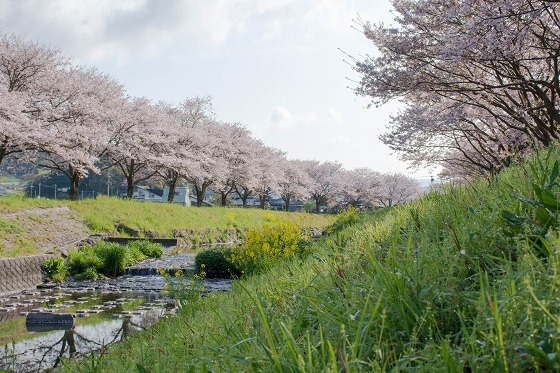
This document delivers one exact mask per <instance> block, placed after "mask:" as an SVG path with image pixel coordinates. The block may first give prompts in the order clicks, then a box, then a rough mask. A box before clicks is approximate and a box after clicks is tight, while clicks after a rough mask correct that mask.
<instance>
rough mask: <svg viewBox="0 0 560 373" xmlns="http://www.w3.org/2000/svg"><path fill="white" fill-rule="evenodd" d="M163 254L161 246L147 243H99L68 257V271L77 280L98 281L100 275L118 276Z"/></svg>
mask: <svg viewBox="0 0 560 373" xmlns="http://www.w3.org/2000/svg"><path fill="white" fill-rule="evenodd" d="M162 254H163V247H162V246H161V245H160V244H157V243H153V242H146V241H136V242H132V243H130V244H128V245H126V246H123V245H119V244H117V243H113V242H105V241H99V242H97V243H95V244H94V245H93V246H86V247H83V248H81V249H80V250H79V251H75V252H72V253H70V255H68V263H67V266H68V270H69V272H70V274H71V275H72V276H74V278H76V279H93V280H95V279H97V277H99V275H106V276H117V275H120V274H122V273H123V272H124V270H125V269H126V268H127V267H128V266H130V265H133V264H135V263H138V262H140V261H142V260H144V259H147V258H159V257H161V256H162Z"/></svg>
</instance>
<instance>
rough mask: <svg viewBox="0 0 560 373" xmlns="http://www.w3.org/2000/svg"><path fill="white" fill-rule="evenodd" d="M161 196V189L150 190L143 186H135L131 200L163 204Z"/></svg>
mask: <svg viewBox="0 0 560 373" xmlns="http://www.w3.org/2000/svg"><path fill="white" fill-rule="evenodd" d="M162 196H163V190H162V189H150V188H148V187H145V186H136V187H135V188H134V194H133V197H132V198H134V199H135V200H138V201H142V202H163V198H162Z"/></svg>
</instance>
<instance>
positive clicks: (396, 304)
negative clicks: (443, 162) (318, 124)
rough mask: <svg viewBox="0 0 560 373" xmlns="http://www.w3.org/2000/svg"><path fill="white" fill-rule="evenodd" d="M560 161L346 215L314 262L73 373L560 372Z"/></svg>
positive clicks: (254, 284)
mask: <svg viewBox="0 0 560 373" xmlns="http://www.w3.org/2000/svg"><path fill="white" fill-rule="evenodd" d="M559 161H560V151H559V150H558V149H557V148H555V149H551V150H550V151H549V152H548V153H547V152H543V153H541V154H539V155H538V156H537V157H536V158H533V159H529V160H527V161H526V162H524V163H523V164H520V165H518V166H515V167H510V168H509V169H507V170H505V171H503V172H502V173H500V175H499V176H498V178H497V179H493V180H487V179H482V180H477V181H476V180H475V181H471V182H468V183H465V184H463V185H461V186H457V187H452V186H447V187H444V188H443V190H441V191H432V192H431V193H430V194H428V195H426V196H425V197H424V198H422V199H421V200H418V201H414V202H412V203H410V204H408V205H405V206H400V207H397V208H393V209H390V210H382V211H377V212H376V213H374V214H370V215H363V214H359V215H358V214H351V213H349V214H345V215H343V216H342V217H341V218H340V219H339V220H338V222H337V223H336V224H335V226H334V227H333V228H332V229H331V234H329V236H328V237H324V238H323V239H321V240H320V241H319V242H318V243H316V244H315V245H314V246H313V247H312V248H311V249H310V250H311V251H310V252H311V253H312V254H311V255H306V256H303V257H300V258H297V259H295V260H293V261H290V262H284V263H281V264H279V265H278V266H276V267H274V268H273V269H272V270H271V271H269V272H268V273H265V274H263V275H261V276H254V277H248V278H245V279H241V280H239V281H237V282H236V283H235V284H234V286H233V289H232V290H231V291H230V292H228V293H225V294H214V295H212V296H209V297H194V296H193V294H185V296H186V297H187V298H186V301H185V302H182V303H181V305H182V309H181V312H180V314H179V315H178V317H176V318H171V319H168V320H166V321H164V322H162V323H159V324H157V325H156V326H155V327H154V328H153V329H150V330H148V331H146V332H145V333H142V334H140V335H136V336H132V337H131V338H129V339H128V340H127V341H126V342H124V343H121V344H118V345H114V346H111V347H110V348H109V349H108V353H107V354H104V355H103V356H98V357H93V358H91V359H87V360H84V361H81V362H79V363H77V364H79V365H80V367H76V366H71V368H69V369H68V371H90V370H91V369H93V367H96V368H99V369H102V370H103V371H107V372H112V371H114V372H117V371H133V370H137V371H153V372H156V371H157V372H164V371H266V372H269V371H278V372H279V371H299V372H324V371H333V372H335V371H343V372H350V371H352V372H353V371H364V372H376V371H386V370H394V371H404V370H412V369H414V370H419V371H426V372H433V371H450V372H470V371H559V370H560V359H559V358H558V356H560V328H558V316H557V315H558V313H559V312H560V302H559V301H558V300H559V299H560V281H559V279H560V277H559V274H560V238H559V235H558V227H559V220H558V219H559V218H560V213H559V211H560V185H559V182H558V181H559V179H558V178H559V177H560V167H559ZM74 364H76V363H74ZM101 367H102V368H101ZM91 371H92V370H91Z"/></svg>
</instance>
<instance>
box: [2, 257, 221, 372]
mask: <svg viewBox="0 0 560 373" xmlns="http://www.w3.org/2000/svg"><path fill="white" fill-rule="evenodd" d="M192 261H193V257H192V255H191V254H184V255H173V256H170V257H166V258H163V259H161V260H151V261H147V262H144V263H141V264H139V265H137V266H135V269H133V270H132V271H129V273H130V274H128V275H125V276H122V277H119V278H115V279H106V280H100V281H95V282H93V281H79V282H68V283H65V284H63V285H62V286H60V287H54V288H47V289H40V290H39V289H38V290H34V291H31V292H22V293H20V294H16V295H13V296H11V297H5V298H0V370H2V369H4V370H8V371H15V372H41V371H44V370H47V369H49V368H52V367H56V366H58V365H59V364H60V359H61V358H62V357H64V358H68V357H72V358H80V357H84V356H88V355H89V354H91V352H92V351H98V350H101V349H102V348H104V346H107V345H108V344H111V343H115V342H118V341H121V340H123V339H124V338H125V337H126V336H127V335H129V334H131V333H134V332H137V331H139V330H142V329H145V328H147V327H149V326H150V325H153V324H154V323H156V322H157V321H158V320H161V319H162V318H165V317H169V316H172V315H174V312H175V311H174V308H173V307H174V305H175V302H174V301H173V300H171V299H170V298H169V297H168V296H167V295H166V294H165V293H164V292H162V289H163V287H164V286H165V284H166V283H165V280H164V279H163V277H162V276H159V275H145V274H148V273H149V274H152V273H153V274H156V273H158V272H157V269H158V268H163V269H165V270H166V271H168V272H173V270H176V269H181V270H183V271H187V272H188V271H192ZM134 273H136V274H144V275H133V274H134ZM230 285H231V280H223V279H207V280H204V283H203V288H204V291H205V292H208V291H226V290H228V289H229V287H230ZM28 312H53V313H69V314H74V315H76V318H75V322H74V327H72V328H66V329H67V330H64V328H63V327H62V326H61V329H58V330H57V329H55V328H53V327H45V326H41V328H36V327H29V326H26V313H28Z"/></svg>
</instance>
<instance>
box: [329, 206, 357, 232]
mask: <svg viewBox="0 0 560 373" xmlns="http://www.w3.org/2000/svg"><path fill="white" fill-rule="evenodd" d="M359 220H360V209H358V208H357V207H354V206H348V207H347V208H345V209H344V210H342V211H341V212H339V213H338V215H337V219H336V222H335V223H334V224H333V225H332V227H331V229H330V231H331V232H339V231H341V230H343V229H344V228H346V227H348V226H350V225H352V224H356V223H357V222H358V221H359Z"/></svg>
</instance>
